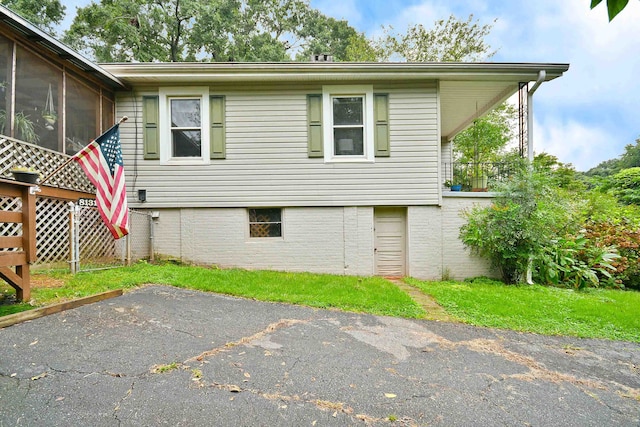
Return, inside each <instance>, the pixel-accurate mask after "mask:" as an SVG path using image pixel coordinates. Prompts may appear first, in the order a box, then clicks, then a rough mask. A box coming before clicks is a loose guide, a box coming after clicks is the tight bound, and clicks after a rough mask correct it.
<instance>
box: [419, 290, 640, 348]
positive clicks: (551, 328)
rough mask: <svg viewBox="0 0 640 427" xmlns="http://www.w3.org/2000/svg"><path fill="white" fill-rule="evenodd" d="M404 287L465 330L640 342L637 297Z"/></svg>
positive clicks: (617, 293) (627, 294)
mask: <svg viewBox="0 0 640 427" xmlns="http://www.w3.org/2000/svg"><path fill="white" fill-rule="evenodd" d="M407 283H410V284H412V285H414V286H417V287H419V288H420V289H421V290H422V291H423V292H425V293H427V294H429V295H431V296H433V297H434V298H435V299H436V300H437V301H438V303H439V304H440V305H441V306H443V307H444V308H445V310H446V311H447V312H448V313H449V314H451V315H452V316H454V317H455V318H456V319H458V320H460V321H462V322H464V323H468V324H471V325H476V326H488V327H495V328H505V329H513V330H516V331H526V332H535V333H541V334H548V335H572V336H577V337H585V338H586V337H589V338H608V339H615V340H623V341H632V342H640V316H638V307H640V293H639V292H630V291H619V290H610V289H587V290H585V291H574V290H572V289H560V288H553V287H546V286H538V285H531V286H528V285H523V286H507V285H504V284H503V283H501V282H496V281H492V280H475V281H473V282H425V281H420V280H416V279H407Z"/></svg>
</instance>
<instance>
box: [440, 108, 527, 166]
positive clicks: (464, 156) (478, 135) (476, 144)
mask: <svg viewBox="0 0 640 427" xmlns="http://www.w3.org/2000/svg"><path fill="white" fill-rule="evenodd" d="M517 114H518V112H517V110H516V109H515V107H514V106H513V105H511V104H507V103H505V104H502V105H500V106H498V107H497V108H495V109H494V110H492V111H491V112H489V113H488V114H486V115H484V116H482V117H480V118H479V119H477V120H475V121H474V123H473V125H472V126H471V127H469V128H467V129H465V130H463V131H462V132H460V133H459V134H457V135H456V136H455V138H454V139H453V154H454V158H455V159H456V161H458V162H462V163H470V162H475V163H478V162H480V163H483V162H497V161H500V160H501V157H502V155H503V154H505V150H506V148H507V145H508V144H509V142H510V141H512V140H513V138H514V137H515V132H514V128H515V127H516V126H517V124H516V120H517Z"/></svg>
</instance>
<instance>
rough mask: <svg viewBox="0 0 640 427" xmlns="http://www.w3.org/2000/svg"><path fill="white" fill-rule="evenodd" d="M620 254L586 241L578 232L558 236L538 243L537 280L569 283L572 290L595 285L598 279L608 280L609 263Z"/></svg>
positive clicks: (610, 265)
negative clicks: (574, 234) (543, 242)
mask: <svg viewBox="0 0 640 427" xmlns="http://www.w3.org/2000/svg"><path fill="white" fill-rule="evenodd" d="M619 258H620V256H619V255H618V254H617V251H616V250H615V249H614V248H613V247H611V246H609V247H602V246H596V245H592V244H590V242H589V240H588V239H586V238H585V237H584V236H582V235H578V236H576V237H575V238H572V237H567V238H558V239H553V240H551V241H550V242H549V243H548V244H546V245H544V246H542V250H541V251H540V253H539V254H538V256H537V257H536V259H535V262H534V265H535V267H537V268H536V273H537V274H535V276H534V278H535V281H536V282H537V283H543V284H551V285H556V286H558V285H563V286H564V285H569V286H572V287H574V288H575V289H584V288H587V287H598V286H599V285H600V279H601V278H602V277H606V278H607V279H611V277H612V276H611V272H613V271H615V270H616V268H615V267H614V266H613V265H612V264H613V263H614V262H616V260H618V259H619Z"/></svg>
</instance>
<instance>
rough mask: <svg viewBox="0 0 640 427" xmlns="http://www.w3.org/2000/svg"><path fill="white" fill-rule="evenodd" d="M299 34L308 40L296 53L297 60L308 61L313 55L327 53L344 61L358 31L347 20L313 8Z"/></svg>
mask: <svg viewBox="0 0 640 427" xmlns="http://www.w3.org/2000/svg"><path fill="white" fill-rule="evenodd" d="M299 35H300V36H301V37H303V38H304V39H306V40H307V42H306V44H305V46H304V48H303V49H302V50H301V51H300V52H299V53H298V55H296V59H297V60H299V61H308V60H309V58H310V57H311V55H314V54H320V53H327V54H330V55H333V58H334V60H336V61H342V60H345V58H346V57H347V49H348V48H349V45H350V43H351V41H352V40H353V41H355V38H357V36H358V32H357V31H356V30H355V29H354V28H353V27H351V26H350V25H349V23H348V22H347V21H344V20H337V19H334V18H331V17H327V16H325V15H323V14H322V13H320V12H318V11H317V10H311V11H310V12H309V14H308V16H307V19H306V20H305V25H304V26H303V28H301V31H300V32H299ZM360 41H361V42H362V41H364V40H362V39H361V40H360Z"/></svg>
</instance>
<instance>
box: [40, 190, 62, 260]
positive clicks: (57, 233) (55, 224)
mask: <svg viewBox="0 0 640 427" xmlns="http://www.w3.org/2000/svg"><path fill="white" fill-rule="evenodd" d="M67 203H68V202H66V201H64V200H56V199H47V198H37V199H36V262H37V263H39V264H46V263H55V262H63V261H68V260H69V207H68V205H67Z"/></svg>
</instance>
